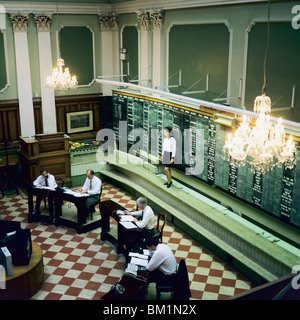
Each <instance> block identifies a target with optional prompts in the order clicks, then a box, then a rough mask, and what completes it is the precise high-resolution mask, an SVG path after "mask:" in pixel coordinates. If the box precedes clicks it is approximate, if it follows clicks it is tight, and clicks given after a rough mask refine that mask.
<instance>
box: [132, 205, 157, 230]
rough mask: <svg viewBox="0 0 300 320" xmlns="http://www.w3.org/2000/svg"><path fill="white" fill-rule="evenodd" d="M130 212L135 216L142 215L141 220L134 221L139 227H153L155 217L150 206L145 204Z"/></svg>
mask: <svg viewBox="0 0 300 320" xmlns="http://www.w3.org/2000/svg"><path fill="white" fill-rule="evenodd" d="M131 214H132V215H133V216H135V217H141V216H143V219H142V220H140V221H137V222H136V223H135V224H136V225H137V226H138V227H139V228H140V229H142V228H145V229H148V230H151V229H153V228H154V224H155V217H154V213H153V210H152V209H151V207H149V206H146V207H145V208H144V209H143V210H139V211H134V212H132V213H131Z"/></svg>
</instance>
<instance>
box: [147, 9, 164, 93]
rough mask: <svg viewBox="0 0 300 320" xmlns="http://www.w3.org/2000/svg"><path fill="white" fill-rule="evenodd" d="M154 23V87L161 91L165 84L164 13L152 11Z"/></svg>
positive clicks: (151, 16)
mask: <svg viewBox="0 0 300 320" xmlns="http://www.w3.org/2000/svg"><path fill="white" fill-rule="evenodd" d="M150 19H151V23H152V35H153V43H152V50H153V51H152V52H153V53H152V87H153V88H154V89H160V87H161V86H162V83H163V31H162V30H163V23H164V12H163V11H160V10H155V11H150Z"/></svg>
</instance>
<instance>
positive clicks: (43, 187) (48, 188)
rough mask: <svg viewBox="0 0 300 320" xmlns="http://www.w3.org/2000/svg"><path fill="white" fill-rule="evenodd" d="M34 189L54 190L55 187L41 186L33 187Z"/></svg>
mask: <svg viewBox="0 0 300 320" xmlns="http://www.w3.org/2000/svg"><path fill="white" fill-rule="evenodd" d="M35 188H36V189H46V190H52V191H55V188H50V187H46V186H42V187H35Z"/></svg>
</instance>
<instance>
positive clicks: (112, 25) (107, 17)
mask: <svg viewBox="0 0 300 320" xmlns="http://www.w3.org/2000/svg"><path fill="white" fill-rule="evenodd" d="M99 22H100V28H101V31H118V27H119V19H118V16H117V15H116V14H115V13H109V14H99Z"/></svg>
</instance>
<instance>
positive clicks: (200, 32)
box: [169, 24, 229, 101]
mask: <svg viewBox="0 0 300 320" xmlns="http://www.w3.org/2000/svg"><path fill="white" fill-rule="evenodd" d="M228 54H229V31H228V28H227V27H226V26H225V25H224V24H194V25H174V26H173V27H172V28H171V30H170V36H169V77H170V76H172V75H174V74H175V73H176V72H177V71H178V70H179V69H181V72H182V84H183V85H182V86H181V87H179V88H170V92H173V93H177V94H182V92H184V91H185V90H187V89H188V88H189V87H190V86H192V85H193V84H195V83H196V82H197V81H198V80H199V79H200V78H202V77H203V76H205V75H206V74H207V73H209V74H210V86H209V91H208V93H197V94H193V98H198V99H203V100H207V101H212V99H213V98H216V97H217V96H219V94H220V93H222V92H223V91H224V90H226V89H227V77H228ZM176 84H178V74H176V75H174V76H173V77H172V78H170V80H169V85H176ZM205 86H206V78H204V79H203V80H201V81H200V82H199V83H198V84H197V85H195V86H194V87H193V88H191V89H190V90H189V91H196V90H197V91H198V90H204V89H205Z"/></svg>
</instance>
